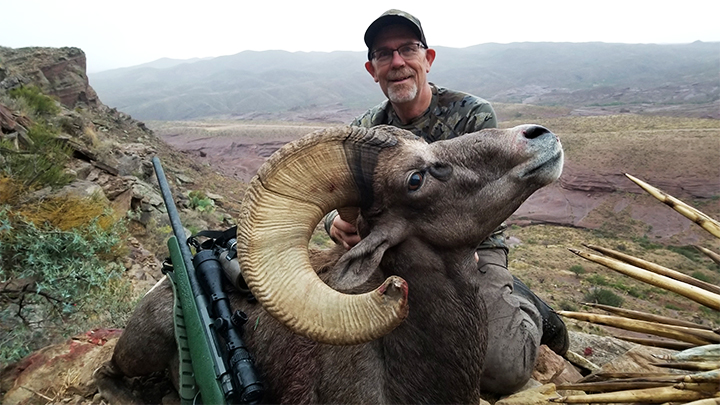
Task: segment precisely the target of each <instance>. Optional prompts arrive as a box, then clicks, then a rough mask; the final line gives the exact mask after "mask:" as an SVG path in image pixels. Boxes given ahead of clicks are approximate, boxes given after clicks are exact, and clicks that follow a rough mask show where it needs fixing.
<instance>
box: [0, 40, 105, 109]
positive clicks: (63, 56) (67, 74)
mask: <svg viewBox="0 0 720 405" xmlns="http://www.w3.org/2000/svg"><path fill="white" fill-rule="evenodd" d="M0 60H2V63H3V66H2V68H0V69H1V70H3V71H2V72H0V80H2V81H1V82H0V87H3V88H6V89H8V88H12V87H15V86H17V85H22V84H33V85H36V86H38V87H40V88H41V90H42V91H43V93H45V94H48V95H50V96H55V97H57V98H58V100H59V101H60V103H62V104H63V105H64V106H65V107H67V108H70V109H72V108H74V107H76V106H77V105H79V104H84V105H87V106H89V107H97V106H98V105H99V103H100V101H99V100H98V96H97V93H95V90H93V88H92V87H90V84H89V82H88V77H87V74H86V73H85V66H86V59H85V53H84V52H83V51H82V50H81V49H78V48H19V49H12V48H2V47H0Z"/></svg>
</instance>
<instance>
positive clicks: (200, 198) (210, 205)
mask: <svg viewBox="0 0 720 405" xmlns="http://www.w3.org/2000/svg"><path fill="white" fill-rule="evenodd" d="M188 199H189V205H190V208H192V209H194V210H196V211H199V212H213V211H214V210H215V201H213V200H212V199H211V198H209V197H208V196H207V195H206V194H205V193H203V192H202V191H198V190H193V191H191V192H190V193H189V194H188ZM193 233H195V232H193Z"/></svg>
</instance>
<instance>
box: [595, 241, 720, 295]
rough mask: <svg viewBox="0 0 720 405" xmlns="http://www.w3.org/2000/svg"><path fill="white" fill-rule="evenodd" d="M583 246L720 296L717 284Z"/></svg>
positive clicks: (656, 265)
mask: <svg viewBox="0 0 720 405" xmlns="http://www.w3.org/2000/svg"><path fill="white" fill-rule="evenodd" d="M583 246H585V247H587V248H588V249H592V250H594V251H596V252H600V253H602V254H604V255H605V256H608V257H612V258H613V259H617V260H620V261H623V262H625V263H628V264H631V265H633V266H636V267H640V268H642V269H645V270H649V271H652V272H653V273H656V274H660V275H663V276H667V277H670V278H673V279H675V280H678V281H682V282H683V283H687V284H690V285H694V286H695V287H699V288H702V289H704V290H707V291H710V292H712V293H715V294H720V287H718V286H716V285H715V284H710V283H708V282H706V281H702V280H698V279H697V278H695V277H692V276H688V275H687V274H684V273H681V272H679V271H677V270H673V269H669V268H667V267H665V266H661V265H659V264H656V263H653V262H649V261H647V260H643V259H639V258H637V257H633V256H630V255H626V254H625V253H621V252H618V251H615V250H612V249H608V248H604V247H601V246H596V245H590V244H585V243H583Z"/></svg>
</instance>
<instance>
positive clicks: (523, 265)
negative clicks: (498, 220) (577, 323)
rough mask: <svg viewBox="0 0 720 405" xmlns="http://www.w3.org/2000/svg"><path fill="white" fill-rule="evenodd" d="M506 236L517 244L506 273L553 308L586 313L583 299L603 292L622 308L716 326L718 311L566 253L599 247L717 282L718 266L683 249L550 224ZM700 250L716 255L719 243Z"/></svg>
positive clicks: (512, 231) (511, 231) (713, 241)
mask: <svg viewBox="0 0 720 405" xmlns="http://www.w3.org/2000/svg"><path fill="white" fill-rule="evenodd" d="M507 235H508V236H509V237H512V238H517V239H519V240H520V245H518V246H517V247H515V248H512V249H511V251H510V255H509V267H510V271H511V272H512V273H513V274H515V275H516V276H518V277H519V278H520V279H522V280H523V281H525V282H526V283H527V284H528V285H529V286H530V287H531V288H532V289H533V291H534V292H535V293H537V294H538V295H539V296H540V297H541V298H543V299H544V300H546V301H547V302H548V304H550V305H551V306H552V307H554V308H557V309H572V310H577V309H582V310H588V309H587V308H583V307H582V302H583V301H584V297H585V295H586V294H587V293H588V292H590V291H592V289H593V288H605V289H609V290H611V291H613V292H614V293H615V294H617V295H619V296H620V297H622V298H623V300H624V302H623V305H622V306H623V307H624V308H629V309H635V310H640V311H645V312H650V313H654V314H661V315H665V316H670V317H674V318H678V319H687V320H694V321H695V322H699V323H704V324H711V325H713V326H716V327H717V326H720V312H717V311H712V310H709V309H707V308H703V309H701V307H702V305H700V304H697V303H695V302H694V301H691V300H689V299H687V298H685V297H682V296H680V295H677V294H674V293H670V292H667V291H663V290H660V289H658V288H656V287H653V286H650V285H647V284H644V283H642V282H639V281H635V280H634V279H631V278H629V277H627V276H624V275H622V274H620V273H616V272H614V271H613V270H610V269H607V268H605V267H603V266H601V265H598V264H595V263H591V262H589V261H587V260H585V259H582V258H580V257H579V256H576V255H575V254H573V253H571V252H570V251H569V250H568V248H576V249H581V250H585V251H587V250H588V249H586V248H585V247H583V246H582V244H583V243H586V244H594V245H599V246H603V247H607V248H610V249H613V250H618V251H622V252H623V253H625V254H629V255H631V256H635V257H638V258H641V259H645V260H648V261H652V262H654V263H657V264H660V265H662V266H665V267H669V268H672V269H675V270H678V271H680V272H682V273H685V274H688V275H693V274H696V275H697V274H698V273H699V274H702V275H703V277H704V278H707V279H708V281H710V282H712V283H718V282H719V281H720V267H718V266H717V265H716V264H715V263H714V262H712V261H711V260H710V259H708V258H705V257H703V256H701V255H697V256H693V258H694V259H695V260H693V259H691V258H689V257H688V256H686V255H684V254H682V253H688V252H691V249H688V248H687V247H683V248H679V247H665V246H661V245H656V244H653V243H651V242H649V241H647V239H645V238H642V237H633V236H629V235H627V234H625V235H624V234H617V236H607V235H603V234H601V233H600V232H596V231H591V230H585V229H575V228H566V227H557V226H550V225H534V226H528V227H523V228H520V227H516V226H515V227H511V229H509V230H508V232H507ZM702 245H703V246H705V247H708V248H711V249H713V250H715V251H718V250H720V240H718V239H716V238H712V239H710V238H709V239H708V240H707V241H706V243H703V244H702ZM573 266H582V268H583V269H584V270H585V271H584V273H582V274H576V273H575V272H573V271H571V270H570V269H571V267H573Z"/></svg>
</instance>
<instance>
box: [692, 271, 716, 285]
mask: <svg viewBox="0 0 720 405" xmlns="http://www.w3.org/2000/svg"><path fill="white" fill-rule="evenodd" d="M692 276H693V278H696V279H698V280H700V281H704V282H706V283H712V282H713V281H712V279H711V278H710V276H708V275H707V274H705V273H703V272H701V271H694V272H693V273H692Z"/></svg>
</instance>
